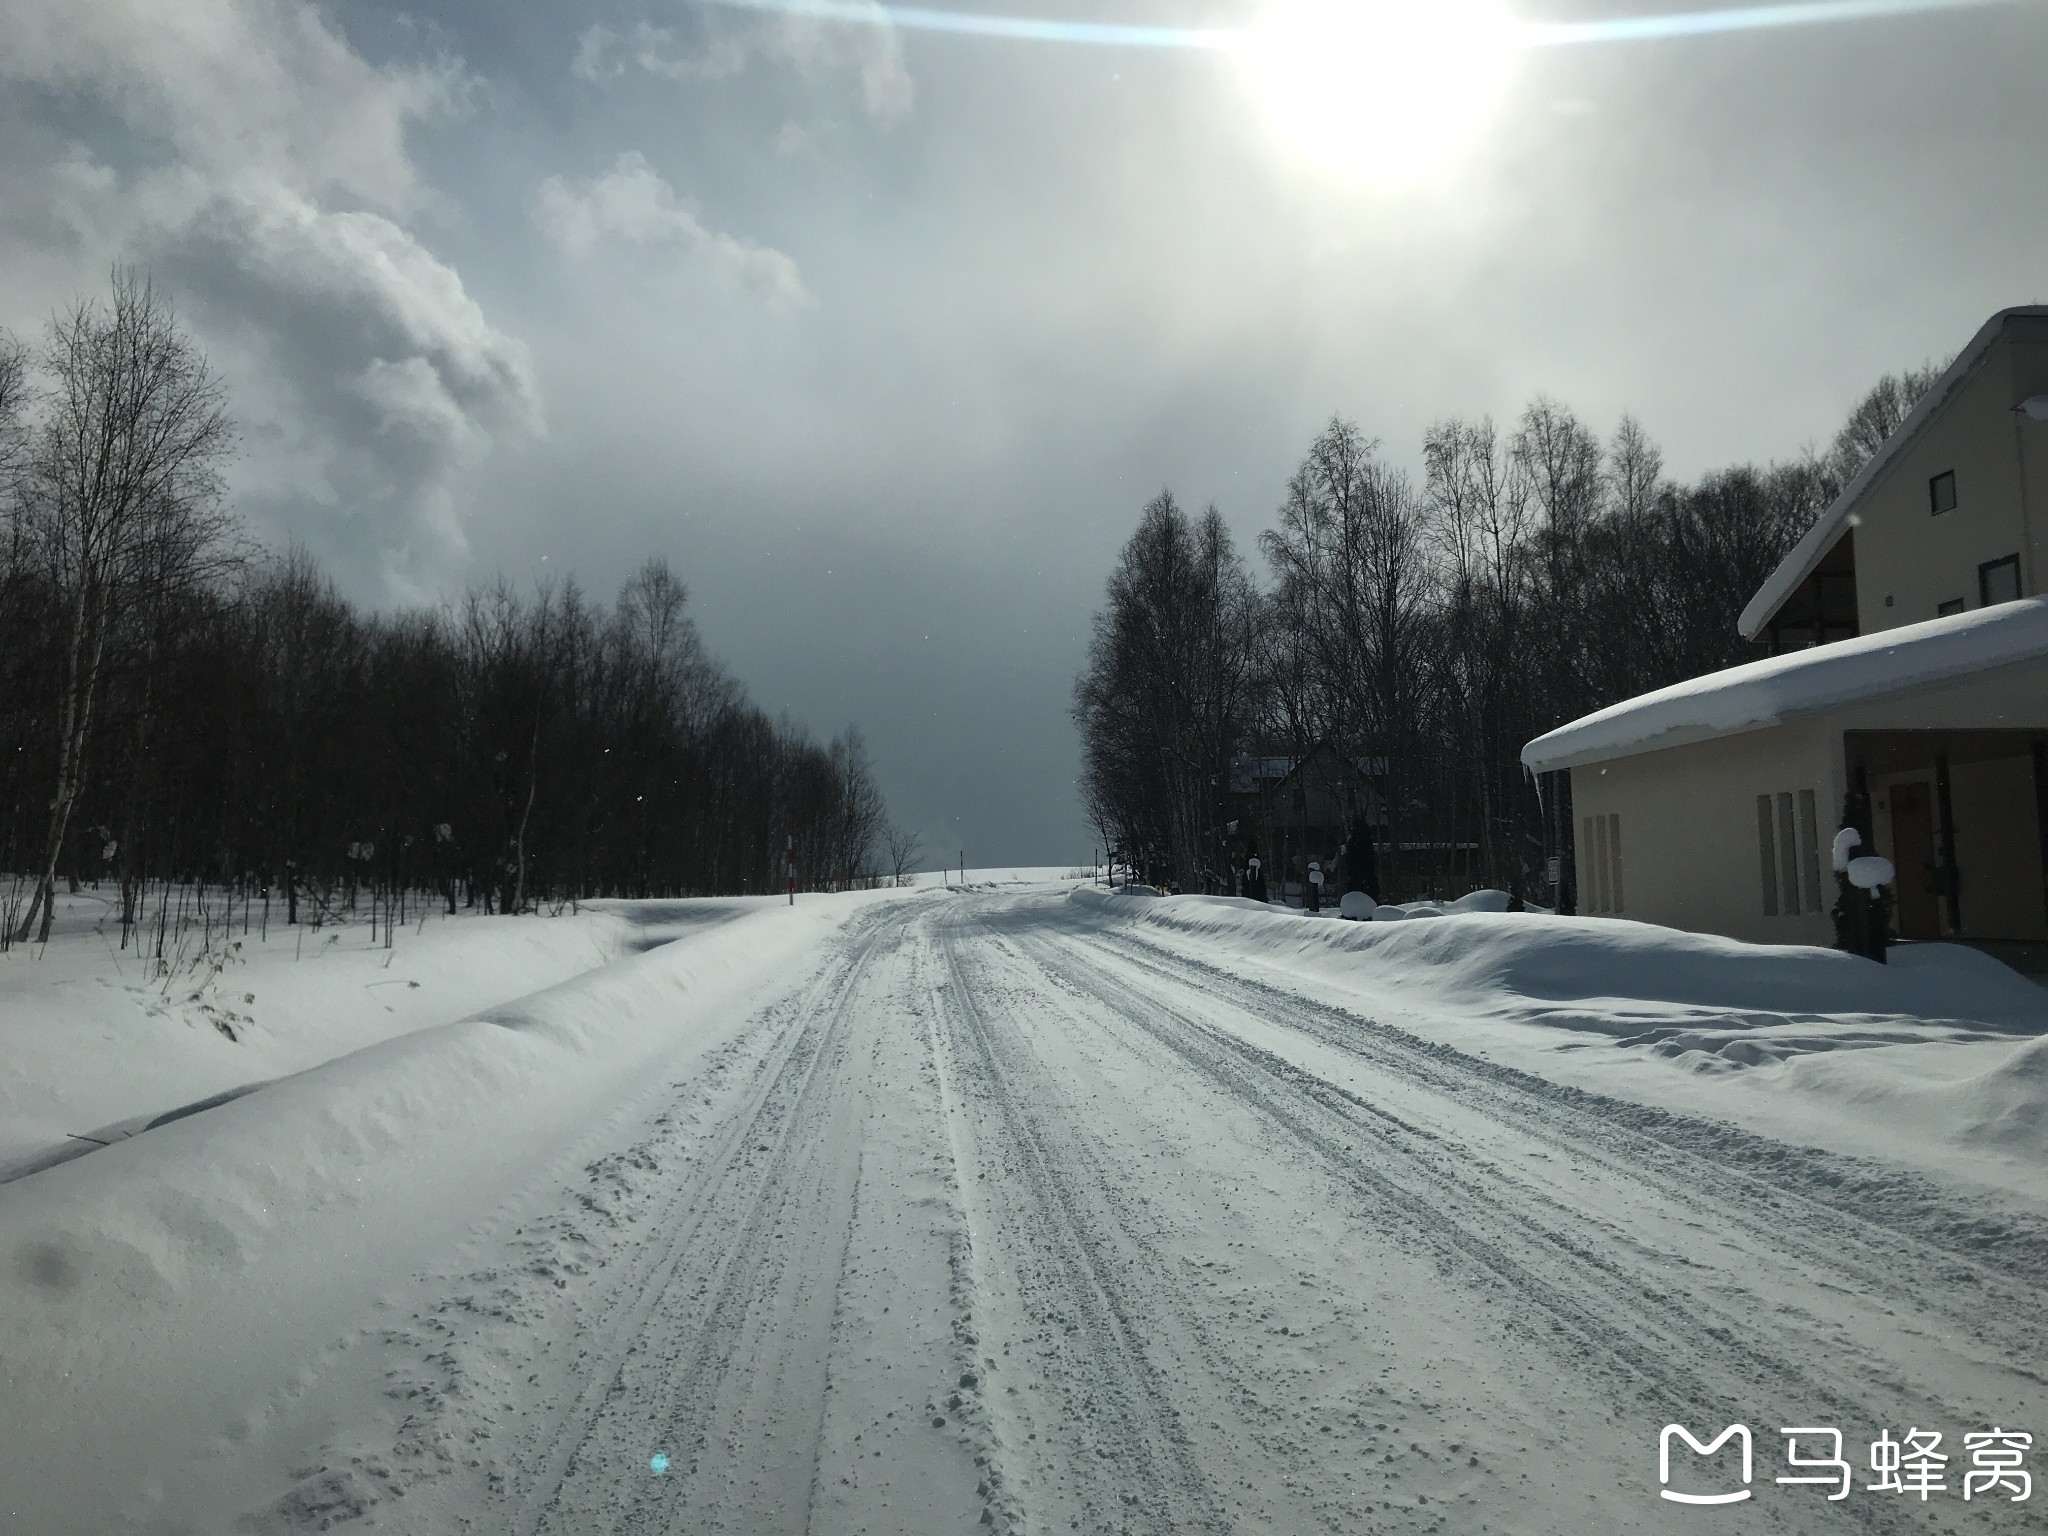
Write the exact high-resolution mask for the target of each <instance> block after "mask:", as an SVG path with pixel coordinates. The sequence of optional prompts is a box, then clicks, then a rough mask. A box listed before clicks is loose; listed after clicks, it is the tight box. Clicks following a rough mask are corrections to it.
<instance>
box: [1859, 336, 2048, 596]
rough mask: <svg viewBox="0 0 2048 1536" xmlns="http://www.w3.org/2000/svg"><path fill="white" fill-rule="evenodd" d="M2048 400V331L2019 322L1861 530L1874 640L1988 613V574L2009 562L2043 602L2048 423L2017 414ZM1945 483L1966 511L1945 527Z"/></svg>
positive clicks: (1878, 493)
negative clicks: (1939, 618)
mask: <svg viewBox="0 0 2048 1536" xmlns="http://www.w3.org/2000/svg"><path fill="white" fill-rule="evenodd" d="M2043 392H2048V324H2044V323H2043V322H2040V321H2034V320H2024V319H2021V320H2014V321H2012V322H2010V323H2009V326H2008V330H2007V334H2006V337H2005V338H2004V339H2003V340H2002V341H2001V342H2000V343H1999V344H1998V346H1997V347H1996V348H1995V349H1994V350H1993V351H1992V353H1991V355H1990V356H1989V357H1988V358H1986V360H1985V363H1984V366H1982V367H1981V368H1979V369H1978V370H1977V372H1976V374H1975V375H1974V376H1973V377H1972V378H1970V379H1969V381H1968V382H1967V383H1965V384H1964V386H1963V389H1962V392H1961V394H1960V395H1959V396H1958V398H1957V399H1956V400H1955V401H1953V402H1952V403H1951V404H1950V405H1949V407H1948V409H1947V410H1946V411H1944V412H1943V413H1942V415H1941V416H1940V418H1939V419H1938V420H1936V421H1935V423H1934V424H1933V425H1932V426H1931V427H1929V428H1928V429H1927V431H1926V432H1924V433H1922V434H1921V436H1920V439H1919V441H1917V442H1915V443H1914V444H1913V445H1912V446H1911V447H1909V448H1908V449H1907V450H1906V451H1905V452H1904V453H1902V454H1900V455H1899V457H1898V459H1897V460H1896V461H1895V462H1894V463H1893V464H1892V466H1891V468H1890V470H1889V472H1888V473H1887V474H1886V475H1885V477H1884V478H1883V480H1881V481H1880V482H1879V483H1878V485H1877V486H1876V487H1875V488H1874V489H1873V490H1872V491H1871V492H1870V493H1869V494H1868V495H1867V496H1865V498H1864V500H1863V505H1862V506H1861V507H1859V508H1858V509H1857V510H1858V522H1857V524H1856V608H1857V619H1858V622H1859V625H1860V627H1861V629H1862V631H1863V633H1865V634H1872V633H1875V632H1876V631H1878V630H1883V629H1895V628H1897V627H1898V626H1899V625H1901V624H1917V623H1919V622H1920V621H1921V620H1923V619H1931V618H1934V617H1935V616H1936V614H1937V613H1939V612H1940V609H1941V605H1942V604H1943V603H1946V602H1951V601H1954V600H1956V599H1960V600H1961V601H1962V603H1963V606H1964V607H1965V609H1974V608H1977V607H1979V606H1980V602H1979V597H1978V584H1977V568H1978V566H1979V565H1980V564H1982V563H1983V562H1985V561H1990V560H1997V559H2002V558H2003V557H2005V556H2006V555H2011V554H2017V555H2019V556H2020V584H2021V593H2022V595H2032V594H2034V593H2038V592H2040V591H2042V590H2043V588H2042V581H2043V579H2044V577H2048V550H2044V548H2043V547H2042V544H2041V540H2042V538H2043V536H2044V534H2048V530H2044V529H2043V527H2042V524H2043V522H2044V520H2048V445H2044V444H2043V443H2042V441H2041V439H2042V438H2044V437H2048V423H2039V422H2034V421H2031V420H2029V419H2026V418H2024V417H2021V416H2018V415H2016V414H2015V412H2014V410H2013V407H2014V406H2015V405H2016V404H2017V403H2018V402H2019V401H2021V400H2024V399H2026V398H2027V397H2028V396H2030V395H2034V394H2040V393H2043ZM1943 471H1953V472H1954V474H1955V477H1956V505H1955V507H1954V509H1953V510H1951V511H1948V512H1944V513H1942V514H1940V515H1939V516H1936V515H1935V514H1934V513H1933V512H1932V511H1931V509H1930V499H1929V482H1930V481H1931V480H1932V479H1933V477H1934V476H1936V475H1938V474H1940V473H1942V472H1943ZM2029 525H2031V526H2029Z"/></svg>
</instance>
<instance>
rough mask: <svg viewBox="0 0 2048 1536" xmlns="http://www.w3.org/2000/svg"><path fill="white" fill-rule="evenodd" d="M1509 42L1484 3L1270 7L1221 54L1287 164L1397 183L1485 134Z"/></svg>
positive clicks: (1301, 2) (1327, 2) (1326, 0)
mask: <svg viewBox="0 0 2048 1536" xmlns="http://www.w3.org/2000/svg"><path fill="white" fill-rule="evenodd" d="M1514 42H1515V32H1514V27H1513V24H1512V23H1511V22H1510V21H1509V19H1508V17H1507V15H1506V14H1505V13H1504V12H1503V11H1502V10H1501V9H1500V8H1499V6H1498V5H1497V4H1496V3H1495V0H1429V3H1428V4H1423V5H1417V4H1412V3H1409V0H1273V3H1272V4H1269V5H1268V6H1267V7H1266V9H1265V10H1264V11H1263V12H1261V13H1260V16H1259V19H1258V20H1257V21H1256V22H1255V23H1253V25H1252V26H1250V27H1249V28H1247V29H1246V30H1245V31H1244V32H1243V33H1242V34H1241V35H1240V37H1239V39H1238V41H1237V42H1236V44H1235V45H1234V47H1233V48H1232V52H1233V53H1234V54H1235V55H1236V57H1237V59H1238V61H1239V62H1240V64H1241V65H1242V66H1243V68H1244V70H1245V73H1246V74H1247V75H1248V76H1249V78H1250V80H1251V82H1252V85H1253V89H1254V91H1255V92H1256V93H1257V95H1258V97H1259V100H1260V103H1261V104H1262V106H1263V107H1264V108H1265V111H1266V115H1267V117H1268V118H1269V119H1270V120H1271V121H1272V123H1273V124H1274V126H1275V127H1276V129H1277V130H1278V131H1279V133H1280V136H1281V137H1282V138H1283V139H1284V140H1285V141H1286V142H1288V143H1289V144H1290V145H1291V146H1292V147H1293V149H1294V150H1295V151H1296V152H1297V153H1299V154H1300V155H1302V156H1303V157H1305V158H1306V159H1308V160H1309V161H1310V162H1312V163H1314V164H1317V165H1320V166H1322V167H1323V168H1325V169H1328V170H1334V171H1339V172H1343V173H1358V174H1364V175H1369V176H1372V177H1374V178H1375V179H1395V180H1405V179H1409V178H1412V177H1414V176H1417V175H1420V174H1422V173H1425V172H1427V171H1429V170H1431V169H1432V168H1434V167H1435V166H1437V165H1438V164H1440V163H1441V162H1442V161H1444V160H1445V159H1448V158H1449V157H1451V156H1452V155H1454V154H1455V153H1456V152H1457V151H1458V150H1459V149H1460V148H1461V147H1463V146H1464V145H1465V144H1466V143H1467V142H1468V141H1469V140H1470V139H1472V138H1473V137H1475V136H1476V135H1477V134H1478V133H1479V132H1480V131H1481V130H1482V129H1483V128H1484V127H1485V125H1486V122H1487V120H1488V118H1489V117H1490V116H1491V115H1492V111H1493V108H1494V107H1495V105H1496V104H1497V103H1498V101H1499V99H1500V95H1501V90H1502V87H1503V86H1505V84H1506V83H1507V77H1508V64H1509V60H1510V56H1511V54H1512V52H1513V49H1514Z"/></svg>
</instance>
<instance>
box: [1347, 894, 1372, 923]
mask: <svg viewBox="0 0 2048 1536" xmlns="http://www.w3.org/2000/svg"><path fill="white" fill-rule="evenodd" d="M1376 905H1377V903H1376V902H1374V900H1373V899H1372V898H1371V897H1370V896H1368V895H1366V894H1365V892H1363V891H1346V892H1345V893H1344V899H1343V900H1342V901H1340V902H1338V903H1337V915H1338V916H1339V917H1348V918H1350V919H1351V920H1352V921H1353V922H1355V923H1362V922H1365V921H1366V920H1367V919H1369V918H1370V917H1371V916H1372V914H1373V909H1374V907H1375V906H1376Z"/></svg>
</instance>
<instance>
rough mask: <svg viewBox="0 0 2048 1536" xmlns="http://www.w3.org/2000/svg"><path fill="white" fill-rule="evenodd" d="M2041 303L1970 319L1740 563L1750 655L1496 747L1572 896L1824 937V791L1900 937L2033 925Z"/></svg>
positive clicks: (1785, 938) (1992, 939)
mask: <svg viewBox="0 0 2048 1536" xmlns="http://www.w3.org/2000/svg"><path fill="white" fill-rule="evenodd" d="M2044 577H2048V307H2033V308H2025V309H2010V310H2006V311H2004V312H2002V313H2000V314H1998V315H1994V316H1993V317H1992V318H1991V320H1990V321H1989V322H1987V323H1986V324H1985V326H1984V327H1983V329H1982V330H1980V331H1979V332H1978V333H1977V335H1976V336H1975V337H1974V338H1973V339H1972V340H1971V342H1970V344H1969V346H1968V347H1966V348H1965V349H1964V350H1963V352H1962V354H1961V355H1960V356H1958V357H1957V359H1956V360H1955V362H1954V363H1953V364H1952V365H1951V366H1950V367H1949V369H1948V371H1947V372H1946V373H1945V374H1943V375H1942V377H1941V379H1940V380H1939V382H1937V383H1936V384H1935V386H1934V387H1933V389H1931V390H1930V391H1929V392H1928V394H1927V396H1926V397H1925V398H1924V399H1922V400H1921V401H1920V403H1919V404H1918V405H1917V406H1916V407H1915V408H1914V409H1913V411H1912V413H1911V414H1910V415H1909V416H1908V417H1907V418H1906V420H1905V422H1904V423H1903V424H1902V425H1901V426H1900V427H1899V429H1898V431H1896V432H1894V433H1893V434H1892V436H1891V437H1890V438H1889V439H1888V440H1887V441H1886V442H1885V443H1884V445H1883V446H1882V447H1881V448H1880V449H1879V450H1878V452H1877V453H1876V454H1875V455H1874V456H1873V457H1872V459H1871V461H1870V462H1869V463H1868V464H1867V465H1865V466H1864V468H1863V470H1862V471H1861V472H1860V473H1859V474H1858V475H1857V476H1856V478H1855V479H1854V480H1853V481H1851V482H1850V484H1849V485H1848V486H1847V487H1846V488H1845V489H1844V491H1843V492H1842V494H1841V496H1840V497H1838V498H1837V499H1836V501H1835V502H1834V504H1833V505H1832V506H1830V507H1829V508H1828V510H1827V511H1826V512H1825V513H1824V514H1823V515H1822V517H1821V518H1820V520H1819V521H1818V522H1817V523H1816V524H1815V525H1814V526H1813V528H1812V530H1811V531H1810V532H1809V533H1808V534H1807V535H1806V537H1805V538H1803V539H1802V540H1800V542H1799V544H1798V546H1797V547H1796V548H1795V549H1794V550H1793V551H1792V553H1791V554H1790V555H1789V556H1788V557H1787V558H1786V559H1785V561H1784V563H1783V564H1782V565H1781V566H1780V567H1779V568H1778V570H1777V571H1776V572H1774V573H1773V574H1772V576H1771V578H1770V579H1769V580H1768V581H1766V582H1765V583H1764V585H1763V587H1762V589H1761V590H1760V591H1759V592H1758V593H1757V595H1756V597H1755V599H1754V600H1753V601H1752V602H1751V603H1750V605H1749V607H1748V608H1747V609H1746V610H1744V612H1743V614H1742V617H1741V621H1740V627H1741V630H1742V633H1743V634H1744V635H1745V636H1747V637H1748V638H1751V639H1762V640H1763V641H1765V643H1766V644H1767V645H1768V647H1769V648H1770V650H1771V652H1772V653H1773V654H1771V655H1770V656H1768V657H1767V658H1766V659H1764V660H1761V661H1756V662H1751V663H1748V664H1746V665H1743V666H1738V667H1731V668H1728V669H1727V670H1725V671H1721V672H1714V673H1710V674H1708V675H1707V676H1705V677H1700V678H1695V679H1692V680H1691V681H1689V682H1685V683H1680V684H1678V685H1676V686H1674V687H1670V688H1664V689H1660V690H1658V691H1656V692H1654V693H1648V694H1644V695H1642V696H1641V697H1639V698H1634V699H1628V700H1625V701H1624V702H1622V703H1620V704H1616V705H1614V706H1612V707H1610V708H1608V709H1603V710H1600V711H1598V712H1596V713H1594V714H1591V715H1588V716H1586V717H1585V718H1584V719H1581V720H1575V721H1573V722H1572V723H1571V724H1569V725H1565V726H1562V727H1560V728H1559V729H1557V730H1555V731H1552V732H1550V733H1549V734H1548V735H1545V736H1540V737H1538V738H1537V739H1536V740H1534V741H1532V742H1530V743H1529V744H1528V745H1527V746H1526V747H1525V748H1523V750H1522V761H1523V763H1524V764H1525V765H1526V766H1527V767H1528V768H1529V769H1530V770H1531V771H1532V772H1535V773H1537V774H1559V773H1564V772H1569V773H1570V775H1571V796H1572V808H1573V815H1574V821H1575V826H1574V847H1575V852H1576V856H1577V869H1578V881H1577V885H1578V897H1579V903H1578V904H1579V910H1580V911H1581V912H1582V913H1587V914H1598V913H1613V914H1617V915H1622V916H1627V917H1633V918H1641V919H1643V920H1645V921H1649V922H1656V923H1665V924H1668V925H1670V926H1673V927H1678V928H1690V929H1696V930H1701V931H1705V932H1713V933H1725V934H1729V935H1732V936H1734V937H1737V938H1742V939H1751V940H1758V941H1763V942H1773V943H1822V944H1824V943H1827V942H1829V941H1830V940H1831V938H1832V934H1833V930H1832V926H1831V924H1830V921H1829V918H1828V915H1827V914H1828V910H1829V908H1830V907H1831V906H1832V905H1833V903H1834V898H1835V881H1834V877H1833V874H1832V871H1831V868H1830V859H1829V851H1830V845H1831V844H1832V842H1833V839H1834V836H1835V832H1836V829H1837V827H1838V826H1839V825H1840V822H1841V817H1842V813H1843V808H1844V805H1845V803H1846V802H1847V798H1848V796H1849V795H1850V794H1851V793H1852V792H1855V793H1858V794H1860V795H1863V796H1865V797H1867V798H1866V799H1865V800H1864V801H1863V802H1862V804H1863V805H1864V806H1865V807H1867V810H1866V812H1865V814H1864V820H1865V822H1866V823H1867V824H1866V825H1864V826H1863V827H1862V828H1861V829H1860V830H1861V832H1862V834H1863V837H1864V842H1865V850H1866V851H1869V850H1870V849H1871V848H1872V847H1873V846H1874V849H1875V851H1876V852H1878V853H1881V854H1883V855H1884V856H1885V857H1887V858H1889V859H1891V860H1892V862H1893V863H1894V864H1895V865H1896V866H1897V867H1898V871H1899V879H1898V886H1897V891H1896V904H1895V929H1896V933H1897V935H1898V936H1899V937H1901V938H1905V939H1933V938H1954V939H1962V940H1966V941H1973V942H1986V943H1988V944H1989V945H1990V946H1991V947H1994V948H1996V947H1997V945H1998V942H1999V941H2026V942H2033V943H2038V942H2039V941H2042V940H2048V597H2044V596H2043V595H2041V594H2042V592H2043V581H2044Z"/></svg>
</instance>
